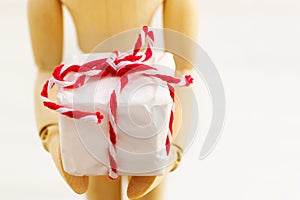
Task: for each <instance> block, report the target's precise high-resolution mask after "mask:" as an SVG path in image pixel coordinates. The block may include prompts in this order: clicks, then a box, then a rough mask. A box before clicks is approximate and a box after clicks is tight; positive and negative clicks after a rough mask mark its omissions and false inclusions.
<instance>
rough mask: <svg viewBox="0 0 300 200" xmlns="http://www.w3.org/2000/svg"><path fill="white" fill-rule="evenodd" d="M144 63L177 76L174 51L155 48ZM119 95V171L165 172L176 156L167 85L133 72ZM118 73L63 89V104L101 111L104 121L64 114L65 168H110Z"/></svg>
mask: <svg viewBox="0 0 300 200" xmlns="http://www.w3.org/2000/svg"><path fill="white" fill-rule="evenodd" d="M109 55H110V53H97V54H81V55H78V56H75V57H73V58H72V59H70V60H66V62H65V64H66V65H70V64H82V63H85V62H88V61H91V60H95V59H99V58H106V57H108V56H109ZM145 64H148V65H150V66H154V67H157V68H158V71H159V73H160V74H167V75H172V76H173V75H174V71H175V63H174V59H173V55H172V54H170V53H165V52H153V56H152V57H151V59H150V60H148V61H146V62H145ZM128 78H129V81H128V84H127V85H126V86H125V87H124V89H123V90H122V92H121V93H120V95H119V97H118V109H117V118H118V127H117V131H116V132H117V148H116V152H117V153H116V160H117V169H118V174H119V175H143V176H147V175H149V176H150V175H161V174H162V173H163V170H164V168H165V167H166V166H167V165H168V164H170V163H172V162H173V161H174V159H175V153H174V152H173V151H172V148H171V152H170V154H169V156H168V155H167V153H166V147H165V142H166V137H167V134H168V130H169V119H170V112H171V109H172V106H173V101H172V98H171V97H170V93H169V90H168V88H167V86H166V84H165V85H164V84H162V83H161V82H159V81H158V80H157V79H155V78H152V77H144V76H138V75H136V74H132V75H129V77H128ZM117 84H119V77H110V76H109V77H105V78H103V79H101V80H89V81H88V82H87V83H86V84H85V85H84V86H82V87H80V88H77V89H72V90H71V89H63V88H62V89H60V90H59V91H58V95H57V101H58V103H59V104H61V105H63V106H68V107H72V108H74V109H78V110H84V111H88V112H95V111H100V112H101V113H102V114H103V116H104V119H103V120H102V121H101V123H100V124H95V123H90V122H86V121H83V120H76V119H72V118H68V117H66V116H63V115H59V129H60V139H61V140H60V141H61V153H62V162H63V167H64V170H65V171H66V172H67V173H69V174H72V175H77V176H82V175H88V176H96V175H107V172H108V169H109V157H108V153H107V151H108V150H107V149H108V147H109V134H108V119H109V114H108V113H109V97H110V94H111V92H112V91H113V89H114V88H115V87H116V86H117Z"/></svg>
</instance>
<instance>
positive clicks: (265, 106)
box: [0, 0, 300, 200]
mask: <svg viewBox="0 0 300 200" xmlns="http://www.w3.org/2000/svg"><path fill="white" fill-rule="evenodd" d="M199 13H200V37H199V38H200V40H199V43H200V45H201V46H202V47H203V48H204V49H205V50H206V51H207V53H208V54H209V56H210V57H211V58H212V59H213V61H214V62H215V64H216V66H217V68H218V70H219V73H220V75H221V77H222V79H223V83H224V86H225V90H226V96H227V119H226V124H225V127H224V131H223V137H222V139H221V140H220V142H219V143H218V145H217V147H216V149H215V150H214V151H213V153H212V154H211V155H210V156H209V157H208V158H207V159H205V160H203V161H199V160H198V156H199V152H200V148H201V141H200V139H199V138H201V137H199V138H197V139H196V141H195V143H194V145H193V146H192V148H191V150H190V152H189V153H188V155H187V156H186V157H185V158H184V160H183V163H182V165H181V167H180V168H179V169H178V170H177V171H176V172H174V173H172V174H170V175H169V181H168V188H167V199H170V200H171V199H176V200H177V199H178V200H181V199H205V200H253V199H255V200H266V199H272V200H286V199H288V200H298V199H300V189H299V188H300V106H299V102H300V95H299V91H300V90H299V89H300V88H299V86H300V59H299V58H300V55H299V54H300V2H299V1H297V0H285V1H284V0H252V1H251V0H227V1H221V0H209V1H208V0H207V1H204V0H201V1H200V5H199ZM26 17H27V16H26V1H25V0H22V1H21V0H20V1H17V0H14V1H12V0H9V1H8V0H7V1H2V0H1V1H0V28H1V33H0V34H1V35H0V62H1V73H0V87H1V101H0V112H1V114H0V116H1V118H0V120H1V135H0V149H1V151H0V158H1V164H0V199H6V200H13V199H14V200H15V199H21V198H22V199H46V200H47V199H83V196H78V195H76V194H74V193H73V192H72V191H71V190H70V189H69V188H68V186H67V185H66V184H65V183H64V181H63V180H62V178H61V177H60V176H59V174H58V172H57V171H56V169H55V167H54V164H53V163H52V161H51V159H50V156H49V155H48V153H46V151H44V150H43V148H42V146H41V144H40V139H39V138H38V136H37V131H36V129H35V122H34V111H33V88H34V79H35V75H36V68H35V64H34V61H33V57H32V51H31V46H30V39H29V34H28V24H27V18H26ZM67 20H68V18H67ZM67 26H68V27H72V24H71V23H70V19H69V21H68V23H67ZM67 35H68V36H70V37H69V39H68V40H67V41H66V43H67V44H66V45H67V46H68V47H67V48H66V49H67V50H66V51H68V52H67V53H68V54H72V53H73V51H75V50H74V49H75V47H76V45H75V44H74V43H72V41H74V32H73V30H72V29H68V31H67Z"/></svg>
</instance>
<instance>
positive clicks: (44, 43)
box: [28, 0, 63, 133]
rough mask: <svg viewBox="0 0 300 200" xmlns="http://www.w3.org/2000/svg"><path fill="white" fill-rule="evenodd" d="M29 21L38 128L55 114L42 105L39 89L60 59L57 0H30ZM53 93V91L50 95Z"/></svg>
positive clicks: (52, 120) (51, 121)
mask: <svg viewBox="0 0 300 200" xmlns="http://www.w3.org/2000/svg"><path fill="white" fill-rule="evenodd" d="M28 21H29V28H30V36H31V43H32V49H33V53H34V58H35V62H36V64H37V67H38V74H37V79H36V84H35V85H36V87H35V111H36V121H37V128H38V131H39V132H40V133H41V130H42V129H43V128H45V127H46V126H48V125H51V124H54V123H57V114H56V113H55V112H53V111H49V110H48V109H46V108H44V106H43V105H42V103H41V101H40V91H41V88H42V86H43V84H44V83H45V81H46V80H47V79H48V78H50V76H51V72H52V70H53V68H54V67H55V66H57V65H58V64H60V62H61V60H62V49H63V16H62V6H61V3H60V1H59V0H47V1H45V0H29V1H28ZM50 96H52V97H53V96H54V94H52V95H50Z"/></svg>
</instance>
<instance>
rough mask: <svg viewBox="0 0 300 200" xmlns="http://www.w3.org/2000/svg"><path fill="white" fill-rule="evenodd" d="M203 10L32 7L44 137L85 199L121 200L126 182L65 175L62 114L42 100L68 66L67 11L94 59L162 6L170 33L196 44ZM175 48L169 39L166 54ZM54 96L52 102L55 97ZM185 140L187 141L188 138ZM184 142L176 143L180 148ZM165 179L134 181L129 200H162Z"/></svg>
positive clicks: (46, 1) (180, 0) (134, 4)
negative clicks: (48, 84)
mask: <svg viewBox="0 0 300 200" xmlns="http://www.w3.org/2000/svg"><path fill="white" fill-rule="evenodd" d="M197 4H198V0H126V1H124V0H29V1H28V17H29V26H30V34H31V41H32V48H33V52H34V57H35V62H36V64H37V67H38V74H37V79H36V92H35V93H36V96H35V99H36V102H35V105H36V121H37V126H38V131H39V133H40V137H41V139H42V143H43V145H44V147H45V148H46V150H48V151H49V152H50V153H51V155H52V158H53V160H54V162H55V164H56V166H57V168H58V170H59V171H60V173H61V175H62V177H63V178H64V179H65V181H66V182H67V183H68V184H69V186H70V187H71V188H72V189H73V190H74V191H75V192H76V193H79V194H82V193H85V192H86V193H87V199H88V200H102V199H103V200H120V199H121V179H120V178H119V179H118V180H115V181H112V180H109V179H108V178H107V177H106V176H97V177H87V176H84V177H77V176H72V175H69V174H67V173H66V172H64V170H63V167H62V162H61V155H60V147H59V131H58V126H57V114H56V113H54V112H52V111H49V110H47V109H46V108H44V107H43V106H42V104H41V102H40V97H39V94H40V91H41V86H42V85H43V83H44V82H45V81H46V80H47V79H48V78H49V77H50V76H51V72H52V70H53V68H54V67H55V66H57V65H59V64H60V63H61V62H62V52H63V13H62V7H63V6H65V7H66V8H67V9H68V11H69V12H70V13H71V16H72V17H73V20H74V24H75V26H76V31H77V37H78V43H79V47H80V49H81V50H82V51H83V52H84V53H88V52H90V51H91V50H92V49H93V48H94V47H95V46H96V45H97V44H99V43H101V42H102V41H104V40H105V39H107V38H108V37H110V36H113V35H114V34H117V33H119V32H122V31H126V30H129V29H137V28H141V27H142V26H143V25H149V23H150V22H151V19H152V16H153V14H154V13H155V11H156V10H157V8H158V7H159V6H161V5H163V27H164V28H168V29H172V30H175V31H178V32H180V33H182V34H185V35H186V36H188V37H190V38H192V39H196V36H197V30H198V15H197V13H198V10H197V7H198V5H197ZM172 42H174V41H172V40H171V39H168V38H165V46H166V49H168V45H170V44H171V43H172ZM111 50H114V49H107V51H111ZM175 62H176V66H177V68H176V70H177V72H179V73H181V74H184V73H190V70H191V67H190V66H189V64H188V63H187V62H185V61H184V60H182V59H180V58H179V57H176V56H175ZM179 66H180V67H179ZM54 93H55V92H54ZM54 93H53V94H51V95H52V98H53V97H54V95H55V94H54ZM51 95H50V96H51ZM184 101H188V100H184ZM176 106H177V105H176ZM177 110H180V109H176V113H175V118H176V116H178V115H179V114H178V111H177ZM177 121H178V120H177V119H175V129H176V127H177V126H179V125H178V123H177ZM181 138H184V136H182V137H181ZM182 140H183V139H178V140H177V139H176V141H178V142H177V144H178V145H179V146H180V143H181V141H182ZM179 154H180V152H179ZM179 157H180V156H179ZM178 162H179V161H178ZM176 165H178V163H176ZM175 167H176V166H175ZM175 167H174V166H171V167H170V168H169V169H166V172H165V175H166V174H167V173H168V172H169V171H170V170H172V168H175ZM165 175H164V176H161V177H155V176H150V177H131V178H130V181H129V185H128V190H127V194H128V197H129V198H131V199H140V200H159V199H162V194H163V184H162V182H163V179H164V177H165Z"/></svg>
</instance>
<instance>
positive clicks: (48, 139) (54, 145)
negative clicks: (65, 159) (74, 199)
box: [41, 124, 89, 194]
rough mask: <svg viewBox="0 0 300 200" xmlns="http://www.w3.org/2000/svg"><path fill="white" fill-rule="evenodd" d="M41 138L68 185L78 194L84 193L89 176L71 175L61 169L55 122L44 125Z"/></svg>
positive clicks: (57, 132)
mask: <svg viewBox="0 0 300 200" xmlns="http://www.w3.org/2000/svg"><path fill="white" fill-rule="evenodd" d="M41 139H42V142H43V145H44V147H45V149H46V150H47V151H49V153H50V154H51V156H52V159H53V161H54V163H55V165H56V167H57V169H58V171H59V172H60V174H61V176H62V177H63V178H64V180H65V181H66V182H67V183H68V185H69V186H70V187H71V188H72V189H73V191H74V192H76V193H78V194H83V193H85V192H86V191H87V189H88V185H89V177H87V176H73V175H70V174H68V173H66V172H65V171H64V169H63V166H62V159H61V152H60V142H59V141H60V139H59V131H58V126H57V124H53V125H50V126H48V127H46V128H45V129H44V130H43V131H42V132H41Z"/></svg>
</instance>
